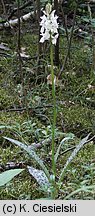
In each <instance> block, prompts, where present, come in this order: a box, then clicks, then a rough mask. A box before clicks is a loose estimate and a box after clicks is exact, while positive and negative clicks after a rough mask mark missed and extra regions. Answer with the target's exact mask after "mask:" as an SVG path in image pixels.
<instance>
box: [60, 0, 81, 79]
mask: <svg viewBox="0 0 95 216" xmlns="http://www.w3.org/2000/svg"><path fill="white" fill-rule="evenodd" d="M77 5H78V3H76V7H75V10H74V16H73V23H72V29H71V34H70V39H69V43H68V50H67V54H66V56H65V60H64V63H63V65H62V67H61V69H60V72H59V75H58V78H59V77H60V76H61V74H62V72H63V70H64V68H65V65H66V63H67V59H68V56H70V49H71V43H72V38H73V31H74V25H75V20H76V12H77Z"/></svg>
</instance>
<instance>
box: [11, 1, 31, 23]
mask: <svg viewBox="0 0 95 216" xmlns="http://www.w3.org/2000/svg"><path fill="white" fill-rule="evenodd" d="M32 3H33V1H32V0H30V1H28V2H26V3H25V4H23V5H22V6H20V7H19V10H23V9H25V8H26V7H27V6H29V5H31V4H32ZM17 10H18V8H14V9H13V11H12V12H11V14H10V15H9V16H8V20H10V19H11V18H12V16H13V15H14V14H15V13H16V12H17Z"/></svg>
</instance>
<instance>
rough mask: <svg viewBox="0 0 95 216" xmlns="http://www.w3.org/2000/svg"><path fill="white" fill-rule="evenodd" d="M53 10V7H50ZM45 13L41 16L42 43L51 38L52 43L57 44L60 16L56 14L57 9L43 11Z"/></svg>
mask: <svg viewBox="0 0 95 216" xmlns="http://www.w3.org/2000/svg"><path fill="white" fill-rule="evenodd" d="M50 10H51V9H50ZM43 13H44V15H43V16H41V17H40V18H41V22H40V26H41V30H40V35H41V36H42V37H41V39H40V43H44V41H46V40H50V38H51V42H52V44H55V45H56V42H57V38H58V35H59V34H58V23H57V19H58V16H57V15H55V10H53V11H52V12H51V11H50V13H49V11H48V10H46V11H43Z"/></svg>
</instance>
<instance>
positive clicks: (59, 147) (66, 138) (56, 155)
mask: <svg viewBox="0 0 95 216" xmlns="http://www.w3.org/2000/svg"><path fill="white" fill-rule="evenodd" d="M69 139H73V138H72V137H70V136H68V137H65V138H64V139H62V140H61V142H60V144H59V146H58V149H57V152H56V154H55V163H56V162H57V159H58V156H59V153H60V149H61V146H62V145H63V144H64V142H65V141H66V140H69Z"/></svg>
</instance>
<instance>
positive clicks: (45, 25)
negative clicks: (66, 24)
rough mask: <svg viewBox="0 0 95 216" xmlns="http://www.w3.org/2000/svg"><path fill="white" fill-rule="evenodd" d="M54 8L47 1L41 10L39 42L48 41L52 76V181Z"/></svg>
mask: <svg viewBox="0 0 95 216" xmlns="http://www.w3.org/2000/svg"><path fill="white" fill-rule="evenodd" d="M55 12H56V11H55V10H52V5H51V4H50V3H48V4H47V5H46V10H45V11H43V13H44V15H43V16H41V22H40V26H41V30H40V31H41V33H40V35H41V39H40V43H44V42H45V41H46V40H48V41H49V42H50V59H51V78H52V98H53V122H52V173H53V176H52V177H53V181H55V176H56V166H55V159H54V154H55V152H54V149H55V145H54V144H55V143H54V140H55V127H56V98H55V80H54V78H55V76H54V65H53V45H56V42H57V39H58V36H59V34H58V22H57V19H58V16H57V15H56V14H55Z"/></svg>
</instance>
